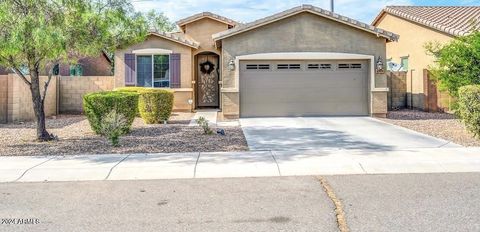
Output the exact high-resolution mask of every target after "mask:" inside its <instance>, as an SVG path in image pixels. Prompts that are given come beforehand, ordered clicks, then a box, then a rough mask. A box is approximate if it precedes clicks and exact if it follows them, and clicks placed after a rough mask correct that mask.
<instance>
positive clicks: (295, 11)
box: [213, 5, 398, 41]
mask: <svg viewBox="0 0 480 232" xmlns="http://www.w3.org/2000/svg"><path fill="white" fill-rule="evenodd" d="M302 12H310V13H313V14H316V15H319V16H321V17H324V18H327V19H331V20H333V21H337V22H339V23H343V24H346V25H348V26H351V27H355V28H358V29H360V30H363V31H366V32H369V33H372V34H375V35H377V36H379V37H383V38H385V39H387V40H388V41H398V35H396V34H394V33H392V32H389V31H385V30H383V29H380V28H377V27H374V26H372V25H369V24H366V23H362V22H359V21H357V20H355V19H351V18H349V17H346V16H342V15H339V14H337V13H334V12H331V11H328V10H324V9H322V8H319V7H315V6H312V5H301V6H298V7H294V8H292V9H289V10H286V11H283V12H280V13H277V14H274V15H272V16H268V17H266V18H263V19H259V20H257V21H254V22H251V23H247V24H243V25H239V26H237V27H234V28H232V29H230V30H227V31H223V32H219V33H217V34H214V35H213V39H214V40H215V41H218V40H222V39H224V38H227V37H230V36H233V35H237V34H240V33H243V32H246V31H249V30H253V29H255V28H257V27H261V26H263V25H266V24H270V23H273V22H276V21H278V20H281V19H283V18H287V17H290V16H293V15H296V14H299V13H302Z"/></svg>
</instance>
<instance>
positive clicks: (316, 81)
mask: <svg viewBox="0 0 480 232" xmlns="http://www.w3.org/2000/svg"><path fill="white" fill-rule="evenodd" d="M177 25H178V26H179V28H180V29H181V33H164V32H151V33H150V34H149V36H148V38H147V39H146V40H145V41H144V42H142V43H139V44H136V45H134V46H131V47H129V48H127V49H123V50H118V51H116V53H115V66H116V67H115V86H116V87H121V86H146V87H152V86H153V87H158V88H171V89H172V90H174V91H175V109H176V110H184V111H190V110H195V109H200V108H214V109H219V110H220V111H221V113H222V115H223V116H225V117H231V118H238V117H258V116H322V115H339V116H340V115H341V116H344V115H362V116H363V115H374V116H385V115H386V113H387V92H388V88H387V83H386V75H385V74H384V73H383V72H382V71H383V69H385V65H384V67H381V68H380V69H379V70H377V62H378V61H382V62H383V64H385V61H386V44H387V43H388V42H392V41H396V40H397V39H398V36H397V35H395V34H393V33H391V32H388V31H385V30H382V29H379V28H376V27H373V26H371V25H368V24H365V23H362V22H358V21H356V20H354V19H350V18H348V17H345V16H341V15H338V14H336V13H332V12H330V11H327V10H323V9H320V8H317V7H314V6H311V5H303V6H299V7H295V8H292V9H290V10H287V11H284V12H281V13H278V14H275V15H272V16H269V17H266V18H263V19H260V20H257V21H254V22H251V23H247V24H241V23H237V22H235V21H233V20H231V19H228V18H225V17H222V16H219V15H216V14H212V13H209V12H205V13H201V14H197V15H194V16H191V17H188V18H186V19H183V20H180V21H178V22H177ZM379 58H380V59H381V60H380V59H379ZM189 103H192V105H190V104H189Z"/></svg>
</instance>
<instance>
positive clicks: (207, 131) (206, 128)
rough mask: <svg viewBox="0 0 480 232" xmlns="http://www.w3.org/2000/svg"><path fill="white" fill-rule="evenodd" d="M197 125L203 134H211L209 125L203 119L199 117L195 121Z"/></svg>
mask: <svg viewBox="0 0 480 232" xmlns="http://www.w3.org/2000/svg"><path fill="white" fill-rule="evenodd" d="M197 124H198V125H199V126H200V127H202V129H203V134H205V135H211V134H213V131H212V129H210V125H209V124H208V120H207V119H205V118H204V117H199V118H198V119H197Z"/></svg>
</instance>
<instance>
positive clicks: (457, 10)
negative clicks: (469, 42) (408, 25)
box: [372, 6, 480, 36]
mask: <svg viewBox="0 0 480 232" xmlns="http://www.w3.org/2000/svg"><path fill="white" fill-rule="evenodd" d="M385 13H388V14H392V15H395V16H397V17H400V18H404V19H406V20H409V21H412V22H415V23H418V24H421V25H424V26H426V27H430V28H432V29H435V30H438V31H441V32H444V33H447V34H449V35H452V36H464V35H468V34H469V33H470V32H472V31H473V30H474V29H478V27H479V26H480V7H478V6H387V7H385V9H383V10H382V12H380V14H379V15H378V16H377V17H376V18H375V20H374V21H373V23H372V25H377V23H378V22H379V21H380V19H381V18H382V17H383V15H384V14H385Z"/></svg>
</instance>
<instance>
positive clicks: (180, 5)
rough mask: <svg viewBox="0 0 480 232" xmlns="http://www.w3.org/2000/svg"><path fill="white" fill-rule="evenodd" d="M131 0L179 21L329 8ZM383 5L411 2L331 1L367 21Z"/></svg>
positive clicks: (323, 0) (249, 1) (270, 1)
mask: <svg viewBox="0 0 480 232" xmlns="http://www.w3.org/2000/svg"><path fill="white" fill-rule="evenodd" d="M132 2H133V5H134V6H135V9H136V10H139V11H148V10H151V9H155V10H157V11H161V12H164V13H165V14H166V15H167V16H168V17H169V18H170V19H172V20H179V19H181V18H184V17H188V16H190V15H193V14H196V13H199V12H202V11H211V12H213V13H216V14H219V15H222V16H225V17H228V18H231V19H234V20H237V21H241V22H250V21H253V20H256V19H259V18H263V17H266V16H269V15H272V14H274V13H277V12H280V11H283V10H287V9H289V8H292V7H295V6H299V5H301V4H311V5H315V6H318V7H321V8H324V9H330V1H327V0H304V1H299V0H283V1H279V0H244V1H232V0H202V1H198V0H133V1H132ZM387 5H412V1H411V0H335V12H337V13H339V14H341V15H345V16H348V17H351V18H354V19H357V20H360V21H362V22H365V23H371V21H372V20H373V18H375V16H376V15H377V14H378V13H379V12H380V10H381V9H382V8H383V7H385V6H387Z"/></svg>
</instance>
